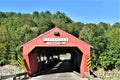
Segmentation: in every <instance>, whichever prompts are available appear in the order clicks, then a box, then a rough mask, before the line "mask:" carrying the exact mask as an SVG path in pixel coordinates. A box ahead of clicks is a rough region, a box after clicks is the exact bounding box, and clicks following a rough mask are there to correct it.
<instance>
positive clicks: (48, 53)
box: [31, 47, 83, 76]
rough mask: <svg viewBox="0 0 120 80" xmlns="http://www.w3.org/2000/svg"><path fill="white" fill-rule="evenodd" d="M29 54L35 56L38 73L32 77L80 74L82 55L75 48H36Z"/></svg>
mask: <svg viewBox="0 0 120 80" xmlns="http://www.w3.org/2000/svg"><path fill="white" fill-rule="evenodd" d="M31 54H37V61H38V72H37V73H36V74H34V76H36V75H43V74H52V73H61V72H73V71H76V72H80V65H81V64H80V63H81V59H82V55H83V53H82V52H81V51H80V50H79V49H78V48H77V47H36V48H35V49H33V51H32V52H31Z"/></svg>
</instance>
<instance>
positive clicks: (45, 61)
mask: <svg viewBox="0 0 120 80" xmlns="http://www.w3.org/2000/svg"><path fill="white" fill-rule="evenodd" d="M21 47H22V51H23V58H24V61H25V67H26V70H27V72H28V73H29V76H33V75H35V74H38V73H39V74H44V73H47V70H49V69H50V68H51V67H55V66H57V65H58V63H59V66H60V65H61V68H54V69H53V71H52V72H59V71H60V72H62V71H65V72H67V71H77V72H79V73H80V74H81V76H82V77H85V74H84V73H85V72H89V68H88V67H87V59H89V58H90V49H91V47H92V46H91V45H89V44H87V43H85V42H84V41H82V40H80V39H78V38H76V37H74V36H72V35H71V34H69V33H67V32H65V31H63V30H61V29H59V28H57V27H55V28H53V29H51V30H49V31H47V32H45V33H43V34H41V35H39V36H38V37H36V38H34V39H32V40H30V41H28V42H27V43H25V44H23V45H22V46H21ZM66 54H69V57H70V58H69V59H61V58H63V57H64V56H65V55H66ZM61 56H63V57H61ZM61 61H62V62H63V65H64V67H63V66H62V63H60V62H61ZM57 67H58V66H57ZM51 69H52V68H51ZM57 69H59V70H58V71H57ZM48 73H49V71H48Z"/></svg>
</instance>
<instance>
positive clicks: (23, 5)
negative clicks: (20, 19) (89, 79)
mask: <svg viewBox="0 0 120 80" xmlns="http://www.w3.org/2000/svg"><path fill="white" fill-rule="evenodd" d="M46 10H49V11H50V12H51V13H55V12H56V11H61V12H63V13H65V14H66V15H67V16H69V17H70V18H71V19H72V20H73V21H80V22H83V23H99V22H106V23H110V24H113V23H115V22H120V1H119V0H0V11H2V12H21V13H32V12H33V11H38V12H41V11H46Z"/></svg>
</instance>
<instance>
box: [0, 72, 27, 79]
mask: <svg viewBox="0 0 120 80" xmlns="http://www.w3.org/2000/svg"><path fill="white" fill-rule="evenodd" d="M27 74H28V72H23V73H18V74H12V75H5V76H0V80H4V79H8V78H13V80H16V78H17V77H20V76H23V75H24V76H26V75H27ZM25 78H26V77H25Z"/></svg>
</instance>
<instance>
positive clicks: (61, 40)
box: [43, 38, 69, 42]
mask: <svg viewBox="0 0 120 80" xmlns="http://www.w3.org/2000/svg"><path fill="white" fill-rule="evenodd" d="M43 41H45V42H68V41H69V40H68V38H44V40H43Z"/></svg>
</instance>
